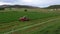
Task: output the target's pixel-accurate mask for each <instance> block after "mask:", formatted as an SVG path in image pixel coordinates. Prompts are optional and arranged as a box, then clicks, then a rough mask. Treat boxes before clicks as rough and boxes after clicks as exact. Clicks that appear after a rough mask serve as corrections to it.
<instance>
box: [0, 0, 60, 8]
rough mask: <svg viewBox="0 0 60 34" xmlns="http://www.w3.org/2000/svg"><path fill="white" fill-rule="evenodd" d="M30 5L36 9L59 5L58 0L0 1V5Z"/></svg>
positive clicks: (59, 1)
mask: <svg viewBox="0 0 60 34" xmlns="http://www.w3.org/2000/svg"><path fill="white" fill-rule="evenodd" d="M5 4H7V5H15V4H17V5H30V6H37V7H47V6H50V5H56V4H57V5H60V0H0V5H5Z"/></svg>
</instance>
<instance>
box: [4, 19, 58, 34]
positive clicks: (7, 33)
mask: <svg viewBox="0 0 60 34" xmlns="http://www.w3.org/2000/svg"><path fill="white" fill-rule="evenodd" d="M56 19H59V18H55V19H50V20H48V21H45V22H42V23H38V24H34V25H31V26H26V27H23V28H19V29H16V30H12V31H10V32H6V33H4V34H9V33H12V32H15V31H19V30H24V29H28V28H32V27H35V26H39V25H42V24H45V23H47V22H50V21H54V20H56Z"/></svg>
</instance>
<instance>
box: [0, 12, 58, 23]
mask: <svg viewBox="0 0 60 34" xmlns="http://www.w3.org/2000/svg"><path fill="white" fill-rule="evenodd" d="M22 16H28V17H29V18H31V19H32V20H35V19H39V18H40V19H41V18H47V17H52V16H58V14H57V13H42V12H17V11H16V12H13V11H11V12H0V23H8V22H13V21H18V19H19V18H20V17H22Z"/></svg>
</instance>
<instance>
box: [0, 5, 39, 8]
mask: <svg viewBox="0 0 60 34" xmlns="http://www.w3.org/2000/svg"><path fill="white" fill-rule="evenodd" d="M0 7H4V8H39V7H34V6H28V5H1V6H0Z"/></svg>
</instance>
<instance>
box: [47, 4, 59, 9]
mask: <svg viewBox="0 0 60 34" xmlns="http://www.w3.org/2000/svg"><path fill="white" fill-rule="evenodd" d="M46 8H48V9H59V8H60V5H51V6H48V7H46Z"/></svg>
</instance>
